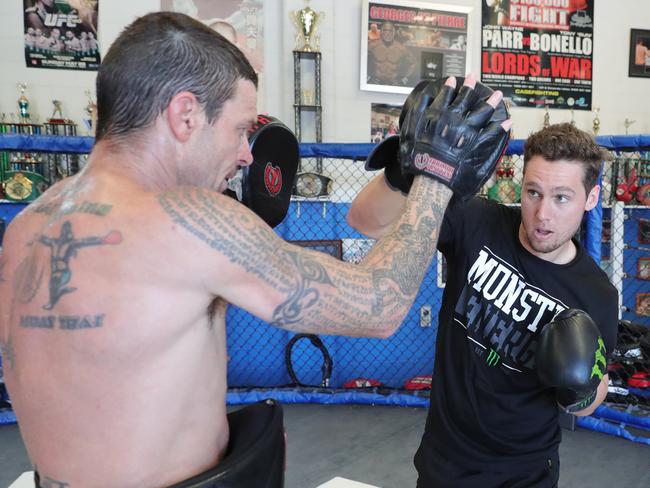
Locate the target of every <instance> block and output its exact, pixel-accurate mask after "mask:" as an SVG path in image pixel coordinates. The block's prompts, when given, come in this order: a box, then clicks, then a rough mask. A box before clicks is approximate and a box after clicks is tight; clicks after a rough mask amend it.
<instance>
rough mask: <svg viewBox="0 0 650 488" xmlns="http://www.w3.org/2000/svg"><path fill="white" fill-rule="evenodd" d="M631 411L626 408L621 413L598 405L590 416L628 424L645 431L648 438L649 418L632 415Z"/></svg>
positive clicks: (631, 409)
mask: <svg viewBox="0 0 650 488" xmlns="http://www.w3.org/2000/svg"><path fill="white" fill-rule="evenodd" d="M633 410H634V409H633V408H630V407H628V408H627V410H626V411H621V410H616V409H615V408H610V407H608V406H607V405H600V406H599V407H598V408H597V409H596V411H595V412H594V413H593V414H592V416H594V417H598V418H602V419H605V420H613V421H615V422H620V423H624V424H629V425H632V426H634V427H636V428H638V429H645V430H647V431H648V432H649V434H648V436H650V417H641V416H638V415H634V413H632V411H633Z"/></svg>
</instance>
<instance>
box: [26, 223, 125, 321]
mask: <svg viewBox="0 0 650 488" xmlns="http://www.w3.org/2000/svg"><path fill="white" fill-rule="evenodd" d="M38 242H39V243H40V244H43V245H44V246H47V247H49V248H50V249H51V258H50V282H49V292H50V301H49V302H48V303H46V304H45V305H43V308H44V309H45V310H51V309H52V308H54V306H55V305H56V303H57V302H58V301H59V300H60V299H61V297H62V296H63V295H65V294H66V293H71V292H73V291H75V290H76V288H74V287H67V286H66V285H67V284H68V283H69V282H70V279H71V277H72V271H71V269H70V260H71V259H72V258H73V257H75V256H76V255H77V251H78V250H79V249H81V248H83V247H90V246H101V245H115V244H119V243H120V242H122V233H121V232H120V231H117V230H113V231H110V232H108V233H107V234H105V235H103V236H92V237H82V238H75V236H74V233H73V231H72V224H71V223H70V221H68V220H66V221H65V222H64V223H63V225H62V226H61V232H60V233H59V236H58V237H48V236H45V235H42V236H40V237H39V238H38Z"/></svg>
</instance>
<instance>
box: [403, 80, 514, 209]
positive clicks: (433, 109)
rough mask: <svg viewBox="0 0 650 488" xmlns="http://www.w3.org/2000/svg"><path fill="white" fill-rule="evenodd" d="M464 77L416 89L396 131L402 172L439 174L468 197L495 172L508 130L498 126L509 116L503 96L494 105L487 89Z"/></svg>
mask: <svg viewBox="0 0 650 488" xmlns="http://www.w3.org/2000/svg"><path fill="white" fill-rule="evenodd" d="M462 82H463V80H462V79H461V78H457V87H456V88H452V87H449V86H446V85H443V86H442V88H441V89H440V90H439V91H438V92H437V93H435V91H434V90H432V89H431V87H429V86H425V87H424V88H423V89H421V90H419V91H418V93H417V95H416V96H415V97H414V100H413V101H412V102H413V106H412V108H411V109H410V110H409V111H408V113H406V115H405V117H404V122H403V125H402V127H401V130H400V149H399V156H400V163H401V165H402V173H404V174H405V175H409V174H410V175H426V176H428V177H431V178H434V179H437V180H438V181H440V182H442V183H443V184H444V185H446V186H448V187H449V188H450V189H451V190H452V191H453V192H454V193H455V194H456V195H458V196H459V197H461V198H467V197H471V196H473V195H474V194H476V193H477V192H478V191H479V190H480V188H481V186H482V185H483V184H484V183H485V182H486V181H487V179H488V178H489V177H490V175H491V174H492V172H493V171H494V168H495V166H496V164H497V163H498V161H499V159H501V156H502V155H503V152H504V151H505V148H506V145H507V144H508V137H509V133H510V131H505V130H504V129H503V128H502V127H501V122H503V121H504V120H506V119H508V117H509V115H508V110H507V108H506V106H505V104H504V103H503V100H501V101H500V102H499V104H498V105H497V108H496V109H494V108H493V107H491V106H490V105H489V104H488V103H487V102H486V100H487V98H488V97H489V96H490V95H491V94H492V93H493V91H492V90H491V89H490V88H488V87H487V86H485V85H482V84H480V83H479V82H477V83H476V87H477V88H469V87H467V86H462V85H461V83H462ZM421 83H426V82H421ZM418 87H419V85H418ZM418 87H416V89H417V88H418ZM486 95H487V96H486Z"/></svg>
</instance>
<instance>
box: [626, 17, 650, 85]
mask: <svg viewBox="0 0 650 488" xmlns="http://www.w3.org/2000/svg"><path fill="white" fill-rule="evenodd" d="M627 75H628V76H636V77H639V78H650V30H644V29H631V30H630V64H629V67H628V73H627Z"/></svg>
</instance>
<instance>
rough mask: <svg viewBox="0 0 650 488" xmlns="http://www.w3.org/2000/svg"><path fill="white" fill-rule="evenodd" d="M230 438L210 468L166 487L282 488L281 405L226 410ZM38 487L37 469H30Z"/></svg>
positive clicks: (268, 404)
mask: <svg viewBox="0 0 650 488" xmlns="http://www.w3.org/2000/svg"><path fill="white" fill-rule="evenodd" d="M228 425H229V427H230V439H229V441H228V448H227V450H226V455H225V457H224V458H223V460H222V461H221V462H220V463H219V464H218V465H217V466H216V467H214V468H212V469H209V470H208V471H206V472H204V473H201V474H199V475H196V476H193V477H192V478H190V479H188V480H185V481H182V482H180V483H176V484H174V485H173V486H171V487H170V488H282V487H283V486H284V465H285V442H284V427H283V424H282V408H281V407H280V404H278V403H277V402H275V401H273V400H266V401H262V402H258V403H255V404H253V405H249V406H248V407H245V408H242V409H240V410H237V411H235V412H232V413H229V414H228ZM34 482H35V484H36V487H37V488H39V487H40V479H39V476H38V473H37V472H35V473H34Z"/></svg>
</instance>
